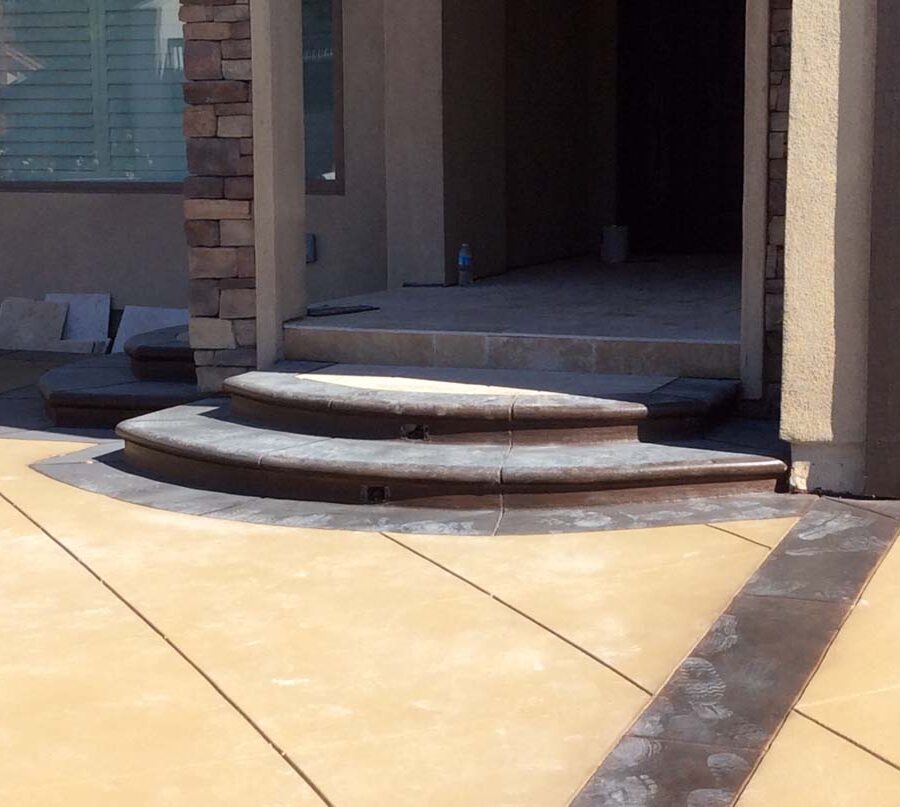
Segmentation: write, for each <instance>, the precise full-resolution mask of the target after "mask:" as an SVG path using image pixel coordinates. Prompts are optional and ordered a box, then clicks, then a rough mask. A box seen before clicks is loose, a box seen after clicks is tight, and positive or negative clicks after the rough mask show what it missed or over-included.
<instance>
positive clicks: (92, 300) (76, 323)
mask: <svg viewBox="0 0 900 807" xmlns="http://www.w3.org/2000/svg"><path fill="white" fill-rule="evenodd" d="M44 299H45V300H47V301H49V302H54V303H65V304H66V305H68V306H69V313H68V316H67V317H66V325H65V327H64V328H63V333H62V337H63V339H76V340H81V341H87V342H100V341H105V340H106V339H107V337H108V336H109V312H110V305H111V299H110V296H109V295H108V294H47V295H45V296H44Z"/></svg>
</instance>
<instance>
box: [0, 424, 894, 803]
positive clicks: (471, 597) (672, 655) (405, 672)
mask: <svg viewBox="0 0 900 807" xmlns="http://www.w3.org/2000/svg"><path fill="white" fill-rule="evenodd" d="M82 448H84V445H83V444H79V443H73V442H65V443H63V442H46V441H39V440H0V497H2V500H0V550H2V557H3V558H4V563H3V564H0V641H2V645H0V646H2V647H3V648H4V652H3V653H2V654H0V804H4V805H5V804H10V805H26V804H27V805H29V807H42V806H43V805H66V807H80V805H90V807H98V806H99V805H129V807H137V806H139V805H161V804H165V805H181V804H185V805H187V804H191V805H220V804H222V805H229V804H235V805H238V804H240V805H302V804H316V803H325V804H333V805H342V806H343V805H347V806H348V807H349V806H350V805H352V807H359V806H360V805H363V806H365V805H375V806H376V807H382V806H385V807H386V806H387V805H390V807H395V806H397V807H402V806H403V805H416V806H417V807H421V805H429V806H430V807H441V806H442V805H447V806H448V807H451V806H452V807H461V806H462V805H482V804H485V805H487V804H490V805H492V807H493V806H494V805H510V806H512V805H516V807H527V806H528V805H535V807H538V806H539V807H548V805H559V806H560V807H564V805H567V804H568V803H569V802H570V801H571V799H572V798H573V797H574V796H575V794H576V793H577V792H578V791H579V789H580V788H581V786H582V785H583V784H584V782H585V781H586V780H587V779H588V777H589V776H590V775H591V774H592V773H593V771H594V770H595V768H596V767H597V766H598V764H599V763H600V762H601V761H602V760H603V759H604V757H605V756H606V755H607V753H608V752H609V751H610V750H611V749H612V748H613V747H614V746H615V744H616V742H617V741H618V739H619V737H620V736H621V734H622V733H623V732H624V731H625V730H626V729H627V728H628V726H629V725H630V723H631V722H632V721H633V720H634V718H635V717H636V716H637V714H638V713H639V712H640V711H641V710H642V709H643V708H644V706H646V704H647V703H648V701H649V699H650V693H652V692H654V691H655V690H656V689H658V687H659V686H660V685H661V684H662V683H663V681H664V680H665V678H666V676H667V675H668V674H669V672H671V671H672V670H673V669H674V668H675V667H676V666H677V665H678V664H679V663H680V662H681V661H682V659H683V658H684V657H685V655H686V654H688V653H689V651H690V650H691V648H692V647H693V645H694V644H695V643H696V642H697V640H698V639H699V638H700V637H701V636H702V635H703V634H704V633H705V632H706V631H707V630H708V629H709V627H710V626H711V625H712V624H713V622H714V621H715V620H716V618H717V617H718V616H719V614H720V613H721V612H722V611H723V609H724V608H725V607H726V606H727V604H728V602H729V600H730V599H731V597H732V596H733V594H734V593H735V592H736V591H737V590H738V589H740V588H741V586H742V585H743V584H744V583H745V581H746V580H747V578H748V577H749V576H750V575H751V574H752V573H753V571H754V570H755V569H756V568H757V567H758V565H759V564H760V563H761V562H762V561H763V560H764V559H765V558H766V556H767V553H768V551H769V550H768V548H769V547H770V546H772V545H774V544H775V543H777V542H778V541H779V540H780V538H781V537H782V536H783V535H784V534H785V532H787V530H788V529H789V528H790V527H791V526H792V524H793V523H794V519H779V520H773V521H767V522H752V523H730V524H720V525H715V526H711V525H697V526H694V527H683V526H682V527H669V528H659V529H641V530H632V531H610V532H599V533H590V534H581V535H566V536H559V535H541V536H525V537H517V538H504V537H498V538H461V537H458V536H408V535H405V536H392V535H382V534H378V533H351V532H338V531H315V530H307V529H291V528H280V527H269V526H259V525H248V524H241V523H235V522H224V521H217V520H212V519H205V518H200V517H194V516H187V515H181V514H173V513H168V512H163V511H159V510H152V509H149V508H144V507H140V506H137V505H132V504H128V503H125V502H121V501H117V500H113V499H109V498H105V497H102V496H98V495H96V494H92V493H89V492H86V491H83V490H80V489H77V488H74V487H70V486H67V485H64V484H61V483H59V482H55V481H53V480H51V479H49V478H47V477H45V476H43V475H41V474H39V473H38V472H36V471H34V470H31V469H30V468H29V465H30V464H31V463H34V462H36V461H38V460H40V459H43V458H47V457H50V456H56V455H61V454H65V453H68V452H74V451H77V450H80V449H82ZM898 560H900V559H898ZM885 607H887V606H885ZM860 630H865V628H864V627H863V628H860ZM824 671H825V669H824V668H823V674H824ZM886 673H887V670H886V669H885V674H886ZM786 741H787V740H785V742H786ZM779 742H782V740H781V738H779ZM851 748H852V746H851ZM854 751H855V753H860V752H858V751H856V749H854ZM823 753H824V751H823ZM769 764H770V765H771V764H774V763H769ZM878 764H879V765H881V764H882V763H878ZM765 770H766V768H765V766H764V768H763V770H762V772H761V775H762V774H764V773H765ZM750 797H751V793H750V792H749V791H748V794H747V796H746V797H745V798H750ZM748 803H751V802H748ZM755 803H763V802H755ZM784 803H788V802H784ZM866 803H867V804H876V802H866ZM888 803H890V802H888ZM888 803H885V804H888ZM894 803H896V802H894Z"/></svg>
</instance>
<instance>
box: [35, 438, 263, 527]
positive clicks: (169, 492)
mask: <svg viewBox="0 0 900 807" xmlns="http://www.w3.org/2000/svg"><path fill="white" fill-rule="evenodd" d="M35 468H36V469H37V470H38V471H40V472H41V473H43V474H46V475H47V476H49V477H51V478H52V479H56V480H57V481H59V482H65V483H66V484H69V485H74V486H75V487H78V488H81V489H82V490H88V491H90V492H92V493H98V494H102V495H104V496H110V497H112V498H115V499H121V500H123V501H127V502H131V503H132V504H138V505H143V506H145V507H152V508H155V509H159V510H169V511H171V512H175V513H185V514H188V515H206V514H207V513H211V512H215V511H219V510H224V509H226V508H229V507H235V506H239V505H246V504H247V503H248V502H251V501H253V498H252V497H250V496H236V495H232V494H228V493H219V492H218V491H206V490H199V489H197V488H190V487H185V486H180V485H173V484H171V483H168V482H164V481H161V480H158V479H153V478H151V477H148V476H143V475H140V474H136V473H134V472H132V471H131V470H130V469H128V468H127V467H125V466H124V464H123V461H122V458H121V452H120V450H119V449H118V447H117V446H106V447H101V449H97V450H95V451H94V457H93V458H91V459H86V460H85V461H82V462H64V461H61V460H60V461H56V462H52V461H47V462H41V463H38V464H37V465H36V466H35Z"/></svg>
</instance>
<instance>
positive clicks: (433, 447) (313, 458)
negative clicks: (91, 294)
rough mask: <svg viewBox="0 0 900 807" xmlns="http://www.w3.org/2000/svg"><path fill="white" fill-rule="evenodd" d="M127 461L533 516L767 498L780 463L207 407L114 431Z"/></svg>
mask: <svg viewBox="0 0 900 807" xmlns="http://www.w3.org/2000/svg"><path fill="white" fill-rule="evenodd" d="M118 433H119V436H120V437H122V438H123V439H124V440H125V456H126V459H127V460H128V462H129V463H131V464H132V465H133V466H135V467H138V468H140V469H142V470H144V471H147V472H150V473H153V474H156V475H161V476H163V477H165V478H166V479H169V480H173V481H178V482H181V483H184V484H189V485H194V486H199V487H203V488H207V489H216V490H222V491H227V492H232V493H243V494H248V495H253V496H265V497H269V498H283V499H297V500H312V501H329V502H343V503H351V504H354V503H366V504H371V503H378V502H386V501H393V502H410V503H412V502H415V503H416V504H417V505H419V506H422V505H427V504H429V503H431V502H433V503H434V504H435V505H439V506H448V505H449V506H453V505H455V504H458V505H459V506H466V505H468V504H471V500H472V498H473V497H476V498H477V497H485V496H495V497H496V496H501V495H502V496H514V497H518V498H520V499H521V501H522V502H524V503H526V504H529V505H533V506H544V505H547V506H549V505H559V504H560V503H564V502H572V503H576V502H577V503H591V502H601V501H610V500H616V499H621V498H623V497H627V498H632V499H634V498H650V497H665V496H668V497H674V496H679V495H695V494H696V493H698V491H702V492H704V493H719V492H721V493H726V492H728V493H733V492H744V491H747V490H754V491H756V490H774V489H776V488H777V487H778V486H779V485H780V484H781V483H782V481H783V479H784V476H785V474H786V472H787V466H786V465H785V463H784V462H782V461H781V460H780V459H777V458H774V457H770V456H763V455H758V454H752V453H747V450H746V449H738V448H732V447H729V446H727V445H726V444H721V443H713V442H706V441H691V442H683V443H678V444H674V443H673V444H655V443H638V442H635V441H614V442H607V443H602V444H597V443H592V444H573V443H561V444H558V445H546V444H542V445H533V444H527V443H524V444H517V443H516V442H515V440H514V441H513V443H512V445H510V443H509V441H508V440H501V439H498V440H490V439H488V440H485V441H483V442H479V443H467V444H460V445H453V444H441V443H431V442H427V441H425V442H423V441H409V440H401V439H397V440H360V439H351V438H332V437H321V436H318V435H309V434H297V433H294V432H283V431H277V430H272V429H268V428H265V427H261V426H259V425H254V424H252V423H247V422H245V421H239V420H236V419H234V418H233V417H232V416H231V414H230V412H229V411H228V409H227V407H225V406H222V405H221V403H220V402H217V401H204V402H199V403H197V404H194V405H187V406H181V407H177V408H174V409H171V410H167V411H165V412H158V413H155V414H151V415H146V416H144V417H139V418H136V419H133V420H129V421H126V422H124V423H121V424H120V425H119V427H118Z"/></svg>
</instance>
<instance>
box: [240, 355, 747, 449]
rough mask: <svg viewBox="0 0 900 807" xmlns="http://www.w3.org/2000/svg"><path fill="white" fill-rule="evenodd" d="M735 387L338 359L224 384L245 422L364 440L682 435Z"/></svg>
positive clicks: (706, 420) (704, 420)
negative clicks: (487, 435)
mask: <svg viewBox="0 0 900 807" xmlns="http://www.w3.org/2000/svg"><path fill="white" fill-rule="evenodd" d="M737 391H738V384H737V382H734V381H716V380H706V379H676V378H671V377H664V376H663V377H657V376H653V377H649V376H623V375H596V374H586V373H561V372H549V371H548V372H541V371H517V370H464V369H451V368H429V367H381V366H369V365H340V364H339V365H327V366H323V365H320V364H319V365H316V364H294V365H291V364H285V365H283V366H282V367H280V368H277V369H276V371H272V372H251V373H246V374H244V375H241V376H237V377H235V378H231V379H229V380H228V381H226V383H225V392H226V393H228V394H229V395H230V396H231V399H232V407H233V411H234V412H235V414H237V415H239V416H241V417H243V418H247V419H252V420H254V421H257V422H260V423H266V424H272V425H274V426H277V427H278V428H283V429H291V430H294V431H299V432H304V433H310V434H318V435H323V436H332V437H358V438H366V439H376V438H395V437H400V436H407V437H409V436H413V437H417V438H419V439H426V438H428V439H432V440H450V439H457V440H458V439H461V438H466V437H467V436H468V438H470V439H476V440H477V439H480V437H481V436H483V435H484V434H485V433H509V432H530V433H531V434H532V437H534V436H535V435H536V434H537V433H542V432H543V433H545V435H544V436H545V437H546V439H548V440H559V439H564V435H563V433H564V432H570V433H571V434H569V435H567V436H565V437H566V439H571V438H572V437H575V436H577V437H578V438H580V439H585V438H590V439H591V440H596V439H624V438H637V437H642V438H647V437H656V438H658V437H661V436H664V435H670V436H671V435H678V436H685V435H689V434H696V433H699V432H700V431H702V430H703V429H704V428H706V427H707V426H708V425H709V424H710V421H711V419H713V418H714V417H716V416H717V415H719V414H721V413H722V412H723V411H724V410H725V409H726V408H727V406H728V405H729V404H731V402H732V401H733V399H734V398H735V396H736V395H737Z"/></svg>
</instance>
